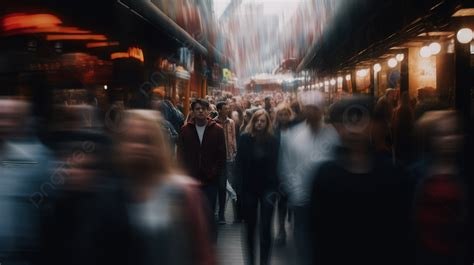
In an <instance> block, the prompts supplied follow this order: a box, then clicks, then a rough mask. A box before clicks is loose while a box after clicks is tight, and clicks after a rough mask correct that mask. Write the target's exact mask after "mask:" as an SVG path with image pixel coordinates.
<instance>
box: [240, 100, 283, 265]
mask: <svg viewBox="0 0 474 265" xmlns="http://www.w3.org/2000/svg"><path fill="white" fill-rule="evenodd" d="M237 150H239V152H238V154H237V161H236V163H237V164H236V167H237V174H239V176H240V179H241V180H242V195H241V197H242V198H241V199H242V211H243V218H244V221H245V223H246V233H245V237H246V243H247V251H248V253H247V254H248V262H249V264H254V263H255V249H254V247H255V233H256V231H258V229H257V216H258V212H257V211H258V205H259V204H260V216H261V222H260V224H261V228H260V231H261V236H260V264H262V265H266V264H268V262H269V259H270V248H271V223H272V214H273V206H274V202H273V199H272V198H273V197H274V196H275V195H276V185H277V173H276V168H277V160H278V141H277V139H276V138H275V136H274V135H273V129H272V122H271V119H270V116H269V115H268V113H267V112H266V111H265V110H263V109H261V110H257V111H256V112H255V113H254V114H253V116H252V118H251V120H250V122H249V124H248V125H247V127H246V129H245V132H244V133H243V134H242V135H241V136H240V141H239V146H238V148H237Z"/></svg>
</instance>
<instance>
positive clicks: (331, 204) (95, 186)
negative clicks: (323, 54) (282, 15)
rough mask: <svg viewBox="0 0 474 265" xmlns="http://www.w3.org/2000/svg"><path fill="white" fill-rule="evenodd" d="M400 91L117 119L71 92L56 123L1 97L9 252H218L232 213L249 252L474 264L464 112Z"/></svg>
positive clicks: (265, 98) (195, 256)
mask: <svg viewBox="0 0 474 265" xmlns="http://www.w3.org/2000/svg"><path fill="white" fill-rule="evenodd" d="M399 94H400V93H399V92H398V91H397V90H395V89H387V92H386V94H385V95H384V96H383V97H381V98H380V99H378V100H374V99H373V98H371V97H368V96H362V95H352V96H350V97H347V98H342V99H340V100H338V101H336V102H334V103H332V104H328V100H327V98H326V97H325V95H324V94H323V93H320V92H317V91H305V92H300V93H299V94H297V95H294V94H290V93H282V92H276V93H270V94H263V93H251V94H245V95H243V96H232V95H227V96H219V97H212V96H209V97H208V98H206V99H194V100H193V101H192V104H191V105H190V106H189V108H190V112H189V115H188V117H184V115H183V114H182V112H181V111H180V110H179V109H178V108H177V107H176V106H175V105H174V104H173V103H172V102H171V101H169V100H158V101H152V102H150V103H149V104H146V106H145V107H143V106H142V107H141V108H134V107H133V106H131V107H130V108H129V109H119V110H117V109H114V110H113V111H110V112H107V115H106V118H105V119H103V122H102V121H101V119H100V118H98V113H97V112H96V110H95V109H94V108H93V107H91V106H76V107H71V106H69V107H64V106H58V107H55V111H54V115H52V117H50V120H49V121H48V122H47V123H45V124H39V119H38V118H37V117H34V116H33V115H32V114H31V113H32V112H31V108H32V106H31V105H30V104H29V103H28V102H25V101H21V100H17V99H0V162H1V165H0V168H1V170H2V172H1V176H0V216H1V217H2V218H1V219H0V263H2V264H134V265H135V264H137V265H140V264H210V265H212V264H216V263H217V260H216V250H215V249H216V248H215V247H216V244H219V242H218V240H217V239H218V226H219V225H226V224H228V223H231V222H233V223H237V224H242V227H243V233H242V236H243V242H244V243H245V254H246V255H245V256H246V262H247V263H248V264H261V265H265V264H270V263H271V256H272V248H273V247H282V246H285V245H286V244H287V243H290V242H291V243H292V244H293V243H294V247H295V249H296V252H297V255H296V258H295V259H294V261H293V264H318V265H326V264H336V265H337V264H347V263H354V262H355V263H364V264H374V265H375V264H394V265H395V264H414V265H415V264H416V265H418V264H420V265H425V264H426V265H428V264H430V265H433V264H440V265H441V264H443V265H444V264H446V265H456V264H464V263H465V262H466V260H467V259H468V253H469V249H468V246H467V244H466V242H467V240H468V234H467V232H466V227H467V214H468V205H467V189H466V186H467V185H466V181H467V175H466V173H465V168H466V164H465V163H464V162H465V161H464V160H463V158H464V157H466V156H465V151H466V150H464V149H463V147H464V141H465V129H464V124H463V121H462V119H461V118H460V116H459V115H458V113H456V112H455V111H453V110H434V111H430V110H429V109H427V108H424V111H423V113H422V114H417V115H415V109H417V105H414V104H413V102H412V100H411V98H410V96H409V95H408V94H407V93H402V94H401V95H399ZM112 125H113V126H112ZM40 129H41V130H40ZM229 195H230V197H231V198H230V199H229V198H228V197H229ZM228 201H231V202H232V203H231V204H230V205H229V207H232V209H233V215H232V216H233V218H234V220H226V206H228V204H227V202H228ZM275 212H276V213H277V216H278V218H276V221H277V222H276V224H274V221H275V219H274V218H273V216H274V213H275ZM288 221H289V222H290V223H291V226H288V225H287V223H288ZM274 227H276V235H275V237H274V236H273V230H274ZM288 227H292V228H293V229H292V230H291V231H289V229H288ZM290 235H291V236H290ZM290 238H292V240H290ZM274 239H275V240H274ZM257 249H259V251H257ZM257 253H258V255H257ZM257 261H258V262H257Z"/></svg>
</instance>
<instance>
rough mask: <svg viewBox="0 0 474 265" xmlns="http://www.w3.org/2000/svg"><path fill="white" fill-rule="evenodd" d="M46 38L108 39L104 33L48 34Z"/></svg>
mask: <svg viewBox="0 0 474 265" xmlns="http://www.w3.org/2000/svg"><path fill="white" fill-rule="evenodd" d="M46 40H50V41H51V40H107V37H105V36H104V35H94V34H83V35H47V36H46Z"/></svg>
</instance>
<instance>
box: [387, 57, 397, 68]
mask: <svg viewBox="0 0 474 265" xmlns="http://www.w3.org/2000/svg"><path fill="white" fill-rule="evenodd" d="M397 65H398V61H397V59H395V58H392V59H390V60H388V66H389V67H390V68H395V67H396V66H397Z"/></svg>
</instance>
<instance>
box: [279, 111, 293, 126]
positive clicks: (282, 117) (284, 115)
mask: <svg viewBox="0 0 474 265" xmlns="http://www.w3.org/2000/svg"><path fill="white" fill-rule="evenodd" d="M277 119H278V122H279V123H280V124H281V125H283V126H285V125H287V124H288V123H289V122H290V113H289V112H288V111H279V112H278V115H277Z"/></svg>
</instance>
